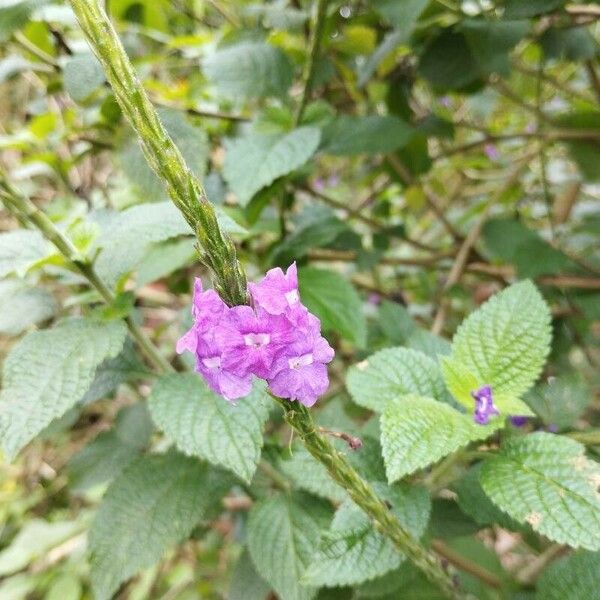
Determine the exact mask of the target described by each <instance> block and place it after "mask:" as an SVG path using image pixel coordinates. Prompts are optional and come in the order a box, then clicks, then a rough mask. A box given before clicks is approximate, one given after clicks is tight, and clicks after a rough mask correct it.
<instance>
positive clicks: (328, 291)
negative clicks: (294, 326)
mask: <svg viewBox="0 0 600 600" xmlns="http://www.w3.org/2000/svg"><path fill="white" fill-rule="evenodd" d="M298 284H299V289H300V296H301V298H302V302H304V304H305V305H306V306H307V307H308V310H310V311H311V312H312V313H314V314H315V315H317V317H319V319H321V326H322V327H323V329H324V330H325V331H328V330H329V331H331V330H333V331H336V332H337V333H339V334H340V335H341V336H342V337H343V338H345V339H347V340H350V341H351V342H353V343H354V344H355V345H356V346H358V347H360V348H363V347H364V346H365V345H366V343H367V323H366V319H365V315H364V313H363V309H362V301H361V299H360V296H359V295H358V293H357V292H356V290H355V289H354V287H353V286H352V284H351V283H350V282H349V281H348V280H347V279H346V278H345V277H343V276H342V275H340V274H338V273H335V272H333V271H326V270H324V269H316V268H314V267H304V268H302V269H299V271H298Z"/></svg>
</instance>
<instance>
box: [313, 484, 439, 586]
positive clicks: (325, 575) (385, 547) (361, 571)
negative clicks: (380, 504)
mask: <svg viewBox="0 0 600 600" xmlns="http://www.w3.org/2000/svg"><path fill="white" fill-rule="evenodd" d="M376 488H377V491H378V492H379V493H380V494H381V495H382V496H383V497H384V498H385V499H386V500H388V501H389V502H390V503H391V505H392V507H393V510H394V513H395V514H396V516H397V517H398V519H399V521H400V522H401V523H402V524H403V525H404V526H405V527H406V528H407V529H408V530H409V531H410V532H411V533H412V534H413V535H414V536H415V537H416V538H419V537H421V536H422V535H423V533H424V531H425V528H426V527H427V522H428V521H429V513H430V510H431V503H430V500H429V495H428V493H427V491H426V490H425V489H424V488H420V487H408V486H394V487H392V488H388V487H387V486H385V485H382V484H379V485H376ZM403 559H404V556H403V555H402V554H401V553H399V552H398V550H397V549H396V548H395V546H394V545H393V544H392V542H391V541H390V540H389V539H387V538H386V537H384V536H383V535H382V534H381V533H378V532H377V531H375V530H374V529H373V525H372V522H371V519H370V518H369V517H368V516H367V515H366V514H365V513H364V512H363V511H362V510H361V509H360V508H358V507H357V506H356V505H355V504H354V503H353V502H352V501H351V500H347V501H346V502H344V504H342V506H340V508H339V509H338V510H337V512H336V513H335V516H334V518H333V521H332V523H331V527H330V528H329V530H328V531H327V532H325V533H324V535H323V537H322V538H321V544H320V546H319V551H318V552H317V554H316V555H315V556H314V559H313V561H312V562H311V564H310V566H309V567H308V569H307V571H306V573H305V575H304V581H305V582H307V583H308V584H311V585H316V586H326V587H337V586H346V585H356V584H358V583H362V582H363V581H367V580H369V579H374V578H375V577H380V576H381V575H384V574H385V573H388V572H389V571H392V570H393V569H396V568H397V567H398V566H399V565H400V563H401V562H402V560H403Z"/></svg>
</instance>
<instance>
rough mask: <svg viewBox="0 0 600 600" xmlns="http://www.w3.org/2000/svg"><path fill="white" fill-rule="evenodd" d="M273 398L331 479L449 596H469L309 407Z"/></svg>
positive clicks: (377, 527)
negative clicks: (319, 427)
mask: <svg viewBox="0 0 600 600" xmlns="http://www.w3.org/2000/svg"><path fill="white" fill-rule="evenodd" d="M273 399H274V400H275V401H276V402H277V403H278V404H279V405H280V406H281V407H282V408H283V411H284V418H285V420H286V422H287V423H288V424H289V425H290V426H291V427H292V428H293V429H294V431H295V432H296V433H297V434H298V435H299V437H300V439H301V440H302V441H303V442H304V445H305V446H306V449H307V450H308V451H309V452H310V453H311V454H312V456H314V457H315V458H316V459H317V460H318V461H319V462H320V463H321V464H322V465H324V466H325V468H326V469H327V472H328V473H329V475H330V476H331V478H332V479H333V480H334V481H335V482H336V483H338V484H339V485H341V486H342V487H343V488H344V489H345V490H346V491H347V492H348V495H349V496H350V498H352V500H353V501H354V502H355V503H356V504H357V505H358V506H359V507H360V508H362V510H364V511H365V513H367V514H368V515H369V517H371V519H372V520H373V526H374V527H375V529H377V530H378V531H379V532H380V533H382V534H383V535H385V536H386V537H388V538H389V539H390V540H391V541H392V543H393V544H394V546H396V548H397V549H398V550H399V551H400V552H402V553H403V554H405V555H406V556H407V557H408V559H409V560H411V561H412V562H413V563H414V564H415V566H417V567H418V568H419V569H420V570H421V571H422V572H423V573H424V574H425V575H426V576H427V578H428V579H429V580H430V581H431V582H432V583H434V584H436V585H437V586H438V587H439V588H440V590H442V592H444V594H445V595H446V596H447V597H448V598H453V599H456V600H459V599H464V598H466V597H467V596H466V595H465V594H463V593H462V592H461V591H460V590H458V589H457V587H456V585H455V584H454V582H453V581H452V578H451V577H450V575H449V574H448V573H447V572H446V571H444V569H443V568H442V566H441V565H440V563H439V561H438V559H437V558H436V556H435V555H434V554H432V553H431V552H429V551H428V550H427V549H425V548H424V547H423V546H421V544H420V543H419V542H418V541H417V540H415V539H414V538H413V536H412V535H411V534H410V533H409V532H408V531H407V530H406V529H405V528H404V527H403V525H402V524H401V523H400V521H398V519H397V518H396V517H395V516H394V514H393V513H392V511H391V510H390V509H389V508H388V507H387V505H386V504H385V502H384V501H383V500H381V499H380V498H379V497H378V496H377V494H376V493H375V492H374V491H373V489H372V488H371V486H370V485H369V484H368V483H367V482H366V481H365V480H364V479H362V478H361V477H360V475H359V474H358V473H357V472H356V470H355V469H354V468H353V467H352V466H351V465H350V463H349V462H348V461H347V460H346V458H345V457H344V456H343V455H342V454H340V453H339V452H338V451H337V450H336V449H335V448H334V447H333V445H332V444H330V443H329V441H328V440H326V439H325V438H324V437H323V436H322V435H319V433H318V431H317V429H316V427H315V424H314V422H313V419H312V417H311V415H310V412H309V411H308V409H307V408H306V407H305V406H303V405H302V404H299V403H297V402H290V401H289V400H283V399H281V398H277V397H275V396H273Z"/></svg>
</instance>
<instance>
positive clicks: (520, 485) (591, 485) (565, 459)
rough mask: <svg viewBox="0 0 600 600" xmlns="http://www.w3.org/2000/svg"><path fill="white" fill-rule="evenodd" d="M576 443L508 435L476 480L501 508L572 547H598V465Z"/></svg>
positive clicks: (539, 435)
mask: <svg viewBox="0 0 600 600" xmlns="http://www.w3.org/2000/svg"><path fill="white" fill-rule="evenodd" d="M584 452H585V448H584V446H582V445H581V444H579V443H578V442H576V441H574V440H572V439H569V438H566V437H562V436H558V435H552V434H549V433H544V432H537V433H532V434H530V435H528V436H525V437H517V438H512V439H509V440H508V441H507V442H505V443H504V445H503V446H502V449H501V452H500V454H498V455H497V456H494V457H492V458H490V459H487V460H486V462H485V463H484V465H483V467H482V470H481V476H480V481H481V485H482V487H483V490H484V491H485V493H486V494H487V495H488V496H489V497H490V498H491V499H492V501H493V502H494V503H495V504H496V505H497V506H499V507H500V508H501V509H502V510H503V511H504V512H506V513H508V514H509V515H510V516H511V517H513V518H514V519H516V520H517V521H519V522H521V523H529V525H531V527H532V528H533V529H534V530H535V531H537V532H539V533H541V534H543V535H545V536H546V537H548V538H550V539H551V540H554V541H556V542H559V543H561V544H568V545H569V546H573V547H574V548H578V547H582V548H586V549H588V550H598V549H600V496H599V495H598V486H599V485H600V467H598V465H597V464H596V463H594V462H592V461H590V460H588V459H587V458H586V457H585V454H584Z"/></svg>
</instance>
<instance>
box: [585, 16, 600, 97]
mask: <svg viewBox="0 0 600 600" xmlns="http://www.w3.org/2000/svg"><path fill="white" fill-rule="evenodd" d="M599 8H600V7H599ZM585 69H586V71H587V74H588V77H589V80H590V83H591V85H592V89H593V90H594V94H595V96H596V100H597V101H598V103H600V77H598V73H596V67H594V63H593V62H592V61H591V60H586V61H585Z"/></svg>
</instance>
